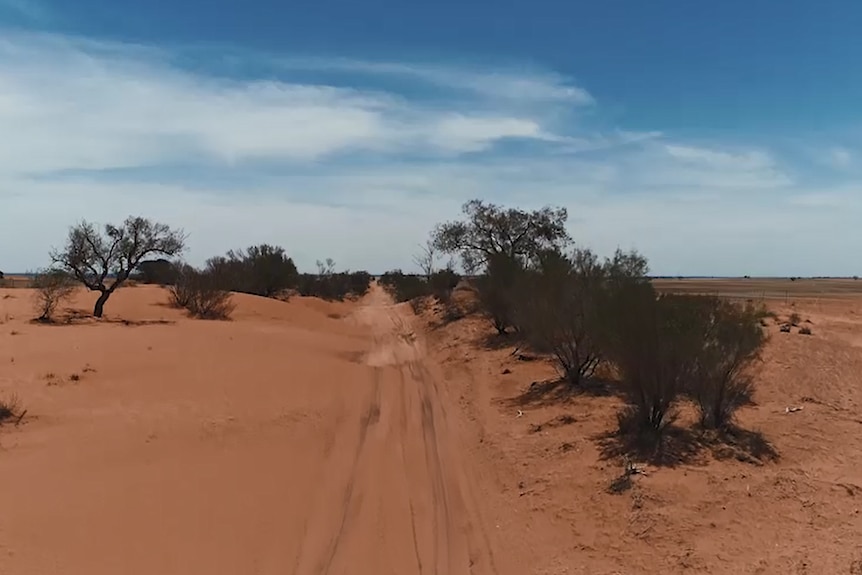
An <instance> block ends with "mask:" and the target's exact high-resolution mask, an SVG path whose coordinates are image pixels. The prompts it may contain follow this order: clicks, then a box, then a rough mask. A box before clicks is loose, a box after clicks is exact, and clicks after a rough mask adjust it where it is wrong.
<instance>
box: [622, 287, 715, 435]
mask: <svg viewBox="0 0 862 575" xmlns="http://www.w3.org/2000/svg"><path fill="white" fill-rule="evenodd" d="M696 302H697V298H696V296H682V295H661V296H656V293H655V290H654V289H653V287H652V286H651V285H649V284H645V283H636V284H635V283H632V284H631V285H626V286H621V287H620V289H619V290H618V292H617V293H616V294H615V297H614V304H615V305H614V306H613V307H612V309H613V310H614V313H613V316H609V320H610V321H612V329H611V330H610V332H609V334H608V353H609V355H610V356H611V359H612V360H613V361H614V363H615V364H616V366H617V368H618V369H619V372H620V375H621V381H622V384H623V386H624V389H625V391H626V394H627V396H628V400H629V404H630V406H629V407H628V408H626V409H624V410H623V411H622V412H621V413H620V416H619V424H620V432H621V433H623V434H630V433H633V434H636V435H637V436H638V437H639V438H641V439H643V440H644V441H645V442H646V443H649V444H652V445H655V446H658V445H659V443H660V440H661V437H662V433H663V432H664V430H665V428H666V427H667V425H669V424H670V423H671V422H672V421H673V417H674V409H673V408H674V406H675V404H676V401H677V399H678V398H679V395H680V394H681V393H682V391H683V390H684V389H686V384H687V383H688V382H689V381H691V378H692V376H693V374H694V372H695V369H696V361H695V359H696V357H697V353H698V350H699V344H700V342H699V338H698V330H699V327H700V325H699V322H698V318H697V313H696V311H697V305H696Z"/></svg>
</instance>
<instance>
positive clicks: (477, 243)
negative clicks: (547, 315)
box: [432, 200, 571, 272]
mask: <svg viewBox="0 0 862 575" xmlns="http://www.w3.org/2000/svg"><path fill="white" fill-rule="evenodd" d="M462 211H463V213H464V219H463V220H460V221H452V222H446V223H443V224H440V225H438V226H437V228H436V229H435V230H434V232H433V235H432V241H433V243H434V247H435V248H436V249H438V250H439V251H441V252H443V253H446V254H458V255H460V256H461V260H462V262H463V264H464V269H465V270H466V271H468V272H473V271H476V270H479V269H481V268H483V267H484V266H485V265H487V263H488V260H489V258H491V257H492V256H494V255H496V254H502V255H505V256H507V257H508V258H510V259H515V260H519V261H520V262H521V263H522V264H523V263H526V262H527V261H529V260H532V259H534V258H536V257H537V256H538V255H539V254H540V253H541V252H543V251H546V250H549V249H550V250H561V249H562V248H563V247H564V246H565V245H566V244H568V243H569V241H570V240H571V238H570V237H569V234H568V232H567V231H566V220H567V219H568V212H567V211H566V208H551V207H544V208H541V209H539V210H535V211H532V212H526V211H524V210H519V209H515V208H508V209H507V208H503V207H501V206H498V205H495V204H491V203H485V202H483V201H482V200H471V201H469V202H467V203H466V204H464V206H463V207H462Z"/></svg>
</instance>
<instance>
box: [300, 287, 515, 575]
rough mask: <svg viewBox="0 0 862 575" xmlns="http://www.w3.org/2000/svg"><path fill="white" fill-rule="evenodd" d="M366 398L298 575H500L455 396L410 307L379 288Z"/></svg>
mask: <svg viewBox="0 0 862 575" xmlns="http://www.w3.org/2000/svg"><path fill="white" fill-rule="evenodd" d="M355 319H356V320H357V321H359V322H360V323H362V324H364V325H366V326H368V327H369V328H370V330H371V334H372V338H373V346H372V348H371V350H370V351H369V352H368V354H367V355H366V356H365V357H364V358H363V361H364V362H365V363H366V364H367V365H368V366H369V367H370V368H371V372H370V378H369V379H370V380H369V381H368V385H366V386H365V388H366V389H365V391H364V392H363V395H364V397H363V400H362V402H361V403H359V404H357V405H356V406H355V407H354V408H353V409H352V410H351V413H350V414H349V415H347V416H346V417H344V418H343V419H341V421H340V422H339V423H338V429H337V431H336V438H335V442H334V444H333V445H332V448H331V450H329V451H328V452H327V453H326V468H327V471H326V472H325V473H324V474H323V482H322V483H321V485H320V488H319V491H318V493H317V494H316V497H317V498H316V502H315V505H314V508H313V512H312V513H311V514H310V516H309V517H308V518H307V519H306V527H305V529H304V530H303V533H304V544H303V545H302V549H301V552H300V555H299V557H298V563H297V569H296V571H295V573H297V575H306V574H307V575H318V574H321V575H322V574H329V573H332V574H342V573H343V574H345V575H347V574H354V573H369V574H370V573H374V574H384V573H392V574H393V575H395V574H405V573H427V574H450V573H451V574H453V575H454V574H456V573H465V574H466V573H488V574H491V573H497V572H498V571H497V566H496V565H495V561H494V552H493V548H492V544H491V542H490V539H489V537H488V534H487V531H486V528H485V525H484V524H483V521H482V518H481V516H480V515H479V509H478V507H477V502H476V501H475V499H474V497H473V493H474V491H473V485H472V480H473V478H472V476H471V474H470V472H469V466H467V463H468V462H467V461H465V458H464V457H463V455H462V451H461V449H460V446H459V442H458V438H457V437H454V436H453V434H452V430H451V429H450V427H449V423H448V421H447V408H446V404H447V399H448V398H446V397H444V396H442V395H441V392H440V386H439V385H438V383H437V381H436V380H435V376H434V374H433V373H432V371H431V370H430V369H429V366H428V365H427V364H426V360H425V357H424V353H423V349H422V341H421V339H420V338H419V337H418V336H417V334H416V333H415V332H414V331H413V329H412V328H411V325H410V321H411V319H410V317H409V315H407V314H406V313H405V312H404V308H403V307H398V306H393V305H391V303H390V301H389V299H388V297H387V296H386V295H385V294H384V293H383V292H382V291H381V290H375V291H374V292H372V294H371V295H370V296H369V298H368V299H367V305H366V306H364V307H363V308H361V309H360V310H358V312H357V313H356V315H355Z"/></svg>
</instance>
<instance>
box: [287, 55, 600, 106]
mask: <svg viewBox="0 0 862 575" xmlns="http://www.w3.org/2000/svg"><path fill="white" fill-rule="evenodd" d="M279 63H280V65H281V66H282V67H284V68H285V69H289V70H313V71H321V70H329V71H341V72H358V73H363V74H374V75H381V76H393V77H400V78H410V79H414V80H420V81H422V82H426V83H429V84H434V85H437V86H441V87H444V88H446V89H448V90H455V91H467V92H473V93H475V94H478V95H480V96H482V97H484V98H489V99H494V100H512V101H533V102H560V103H566V104H570V105H574V106H588V105H591V104H594V103H595V101H594V99H593V97H592V95H590V93H589V92H587V90H585V89H584V88H582V87H580V86H578V85H576V84H574V83H572V82H571V81H569V80H568V79H567V78H565V77H563V76H561V75H559V74H554V73H551V72H547V71H542V72H537V71H534V70H512V69H510V70H495V71H488V70H487V69H481V68H478V67H475V66H474V67H470V66H462V67H453V66H440V65H433V64H417V63H410V64H405V63H399V62H372V61H367V60H356V59H347V58H336V59H332V58H330V59H319V58H291V59H279Z"/></svg>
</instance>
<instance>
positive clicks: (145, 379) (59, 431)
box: [0, 286, 862, 575]
mask: <svg viewBox="0 0 862 575" xmlns="http://www.w3.org/2000/svg"><path fill="white" fill-rule="evenodd" d="M29 297H30V294H29V292H28V291H27V290H24V289H9V290H0V398H2V397H4V396H6V397H8V396H9V395H10V394H16V395H17V396H18V397H19V398H20V400H21V402H22V404H23V406H24V407H25V408H26V409H27V414H26V415H25V417H24V418H23V419H22V420H21V422H20V425H17V426H16V425H15V423H14V422H7V423H5V424H4V425H2V426H0V573H4V574H5V573H10V574H16V575H17V574H23V575H30V574H33V575H35V574H39V575H43V574H53V573H58V574H59V573H62V574H71V575H76V574H82V575H83V574H87V575H99V574H114V573H128V574H138V573H140V574H148V575H150V574H153V573H159V574H165V575H168V574H177V575H179V574H183V575H186V574H192V573H202V574H203V573H205V574H207V575H212V574H220V573H224V574H231V575H234V574H237V573H249V574H254V573H259V574H270V573H272V574H275V573H278V574H285V573H287V574H296V575H312V574H313V575H319V574H326V573H329V574H332V575H336V574H345V575H347V574H350V575H366V574H367V575H385V574H393V575H396V574H397V575H406V574H429V575H430V574H438V575H448V574H452V575H459V574H500V575H508V574H512V575H516V574H518V575H522V574H535V575H551V574H559V575H562V574H579V573H583V574H597V575H600V574H612V573H703V572H709V573H727V574H730V573H787V572H792V573H812V574H820V573H862V541H860V538H859V534H860V533H862V513H860V508H862V413H860V409H862V375H860V374H861V373H862V298H860V299H854V298H844V299H836V300H824V299H815V300H801V299H799V300H797V301H793V302H788V304H787V306H786V307H784V303H783V301H782V302H779V308H781V309H776V311H778V312H779V313H780V314H782V316H787V315H789V314H790V313H791V312H793V311H796V312H797V313H799V314H800V316H802V319H803V321H805V320H809V321H810V322H812V323H810V324H806V325H809V326H810V327H811V329H812V331H813V335H811V336H805V335H800V334H798V333H796V331H797V330H796V329H794V330H793V333H789V334H787V333H779V331H778V328H777V326H775V325H773V326H770V328H769V329H770V333H771V340H770V343H769V344H768V347H767V350H766V352H765V356H764V361H763V362H762V364H760V365H759V366H758V367H757V371H758V373H757V376H758V390H757V394H756V397H755V399H756V404H755V405H753V406H750V407H746V408H744V409H743V410H742V413H741V414H740V417H739V420H740V425H741V427H742V429H743V430H745V431H744V432H742V431H741V432H739V433H738V434H737V436H736V437H735V442H734V443H733V444H731V445H728V444H727V443H717V442H710V441H707V440H706V439H705V438H703V437H700V436H697V435H696V434H688V435H686V434H683V433H681V434H680V436H679V437H678V438H677V439H678V441H676V443H674V451H673V452H672V453H673V458H671V459H669V460H668V463H669V464H668V465H666V466H661V467H656V466H647V467H646V468H645V470H646V475H635V476H633V477H632V478H631V479H632V481H631V484H630V485H625V484H623V483H621V482H617V483H616V484H615V483H614V482H615V479H617V478H618V477H619V476H620V475H621V473H622V471H623V469H624V466H623V460H622V458H621V457H619V456H618V454H617V453H616V451H615V449H616V445H615V444H614V441H613V438H610V437H609V435H608V434H609V432H611V431H612V430H613V429H614V426H615V422H616V419H615V414H616V412H617V411H618V409H619V408H620V406H621V405H622V401H621V399H620V398H619V397H618V395H619V394H618V393H617V390H616V389H615V387H614V386H613V385H608V386H605V387H594V388H590V389H589V390H588V391H586V392H581V393H579V394H569V393H563V391H562V390H561V389H560V388H559V387H554V386H553V385H542V384H538V385H533V386H532V391H531V384H532V383H533V382H542V381H546V380H550V379H551V378H552V377H553V368H552V366H550V365H549V364H547V363H546V362H544V361H543V360H541V359H537V360H534V361H524V360H522V359H519V358H518V354H517V353H516V354H514V355H513V353H512V352H513V347H512V346H511V345H510V342H508V341H505V340H500V339H497V338H494V337H493V336H492V335H491V332H492V331H493V330H491V329H490V327H489V326H488V324H486V323H485V322H484V321H482V320H481V319H480V318H476V317H468V318H465V319H460V320H458V321H455V322H451V323H444V322H441V314H440V312H428V313H426V314H424V315H423V316H422V317H415V316H414V315H413V313H412V311H411V310H410V308H409V306H404V305H392V304H391V302H390V301H389V299H388V298H387V297H386V296H385V295H384V294H383V293H382V292H381V291H379V290H376V289H375V290H374V291H373V292H372V293H371V294H370V295H369V296H367V297H366V298H365V299H364V300H363V301H362V302H359V303H344V304H332V303H327V302H322V301H319V300H315V299H308V298H296V299H294V300H292V301H290V302H288V303H284V302H279V301H274V300H266V299H262V298H255V297H251V296H235V298H236V303H237V304H238V306H237V311H236V313H235V315H234V319H233V321H229V322H206V321H198V320H192V319H188V318H186V317H184V316H183V315H182V314H181V313H180V312H178V311H176V310H173V309H170V308H168V307H166V306H165V305H164V303H163V302H164V301H165V299H166V297H165V294H164V292H163V291H162V290H160V289H158V288H153V287H146V286H141V287H134V288H126V289H122V290H120V291H118V292H117V293H116V294H115V295H114V297H112V299H111V300H110V301H109V302H108V305H107V306H106V313H107V316H108V317H107V318H106V319H104V320H101V321H97V320H92V319H76V320H74V321H72V322H71V323H70V324H69V325H55V326H53V325H36V324H32V323H30V322H29V318H30V317H32V315H33V313H32V310H31V306H30V301H29ZM92 299H93V296H92V295H91V294H85V293H81V294H79V296H78V299H77V300H76V301H75V302H74V303H73V306H72V307H73V308H75V309H80V310H86V309H87V308H88V307H89V306H90V305H91V303H92V302H91V300H92ZM791 303H793V304H794V305H793V306H791V305H790V304H791ZM523 359H530V358H528V357H524V358H523ZM787 407H803V409H802V410H801V411H796V412H793V413H786V412H785V411H786V408H787ZM688 416H690V414H688V413H687V411H686V410H685V409H684V410H683V417H682V419H681V424H682V425H683V426H684V424H685V423H686V421H687V417H688ZM612 485H613V486H614V487H615V488H616V489H612V488H611V487H612Z"/></svg>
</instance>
